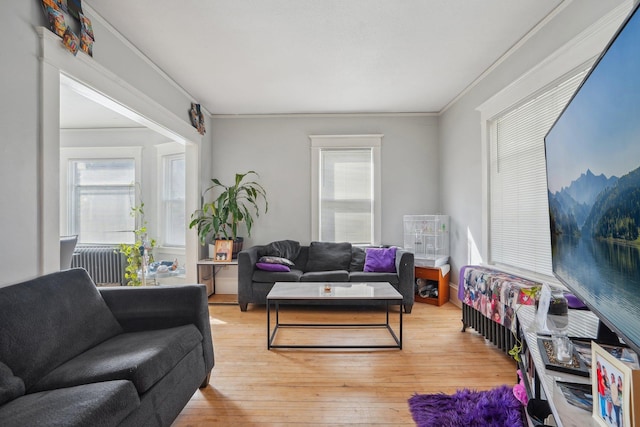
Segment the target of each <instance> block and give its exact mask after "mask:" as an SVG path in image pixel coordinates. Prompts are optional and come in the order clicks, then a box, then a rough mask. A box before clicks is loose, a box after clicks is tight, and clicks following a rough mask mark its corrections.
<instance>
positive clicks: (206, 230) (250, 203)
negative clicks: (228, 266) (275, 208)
mask: <svg viewBox="0 0 640 427" xmlns="http://www.w3.org/2000/svg"><path fill="white" fill-rule="evenodd" d="M251 175H255V176H256V177H257V176H258V174H257V173H256V172H255V171H252V170H251V171H249V172H246V173H237V174H236V176H235V180H234V183H233V184H232V185H224V184H222V183H221V182H220V181H219V180H218V179H217V178H213V179H211V182H212V183H213V184H212V185H211V186H210V187H209V188H207V189H206V190H205V191H204V193H203V198H204V196H205V195H206V194H207V193H208V192H210V191H212V192H216V193H217V192H219V194H218V195H217V196H216V197H215V198H214V199H213V200H212V201H211V202H206V203H205V202H203V203H202V207H201V208H200V209H198V210H197V211H195V212H194V213H193V214H191V222H190V223H189V228H194V227H196V228H197V230H198V236H199V238H200V243H202V244H203V245H205V244H206V243H207V240H208V239H210V238H213V240H220V239H222V238H223V237H224V240H233V255H232V256H233V257H235V256H236V254H237V253H238V252H239V251H240V250H242V241H243V238H242V237H238V225H239V224H241V223H244V224H245V227H246V229H247V236H249V237H250V236H251V227H252V226H253V223H254V215H255V217H256V218H257V217H259V216H260V204H259V202H260V199H262V202H264V213H267V211H268V209H269V204H268V202H267V194H266V191H265V190H264V188H263V187H262V185H260V184H259V183H258V182H256V181H247V180H245V178H246V177H248V176H251Z"/></svg>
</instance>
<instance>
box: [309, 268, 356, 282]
mask: <svg viewBox="0 0 640 427" xmlns="http://www.w3.org/2000/svg"><path fill="white" fill-rule="evenodd" d="M300 281H301V282H348V281H349V272H348V271H347V270H332V271H308V272H306V273H304V274H303V275H302V277H300Z"/></svg>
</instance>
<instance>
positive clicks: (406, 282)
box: [238, 240, 415, 313]
mask: <svg viewBox="0 0 640 427" xmlns="http://www.w3.org/2000/svg"><path fill="white" fill-rule="evenodd" d="M365 249H366V248H360V247H357V246H353V245H351V244H350V243H329V242H311V244H310V245H309V246H301V245H300V244H299V243H298V242H295V241H291V240H281V241H277V242H272V243H270V244H268V245H262V246H253V247H251V248H249V249H245V250H243V251H240V252H239V253H238V303H239V304H240V310H242V311H246V310H247V307H248V304H249V303H252V304H266V302H267V294H268V293H269V291H270V290H271V288H272V287H273V284H274V283H275V282H359V283H363V282H389V283H391V284H392V285H393V286H394V287H395V288H396V289H397V290H398V292H400V294H402V297H403V299H402V305H403V307H404V310H405V312H406V313H411V310H412V308H413V303H414V297H415V290H414V259H413V253H411V252H407V251H404V250H402V249H399V248H397V249H396V254H395V272H367V271H363V269H364V264H365ZM263 256H275V257H282V258H286V259H289V260H290V261H291V262H292V263H293V265H292V266H291V267H290V271H264V270H261V269H259V268H257V267H256V264H257V263H258V261H259V260H260V259H261V258H262V257H263Z"/></svg>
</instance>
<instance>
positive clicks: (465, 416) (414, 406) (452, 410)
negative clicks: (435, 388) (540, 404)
mask: <svg viewBox="0 0 640 427" xmlns="http://www.w3.org/2000/svg"><path fill="white" fill-rule="evenodd" d="M409 409H410V410H411V415H412V416H413V420H414V421H415V422H416V425H418V426H419V427H463V426H464V427H468V426H474V427H481V426H482V427H484V426H487V427H507V426H508V427H523V426H524V424H523V419H522V414H523V409H522V404H521V403H520V402H519V401H518V399H516V397H515V396H514V395H513V388H512V387H511V386H508V385H503V386H501V387H497V388H494V389H491V390H487V391H474V390H468V389H464V390H458V391H457V392H456V393H455V394H453V395H447V394H443V393H438V394H416V395H414V396H413V397H411V398H410V399H409Z"/></svg>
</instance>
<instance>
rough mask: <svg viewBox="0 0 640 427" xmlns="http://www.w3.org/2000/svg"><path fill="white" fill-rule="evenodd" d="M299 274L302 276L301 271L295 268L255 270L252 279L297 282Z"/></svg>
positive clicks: (270, 281) (263, 281) (262, 281)
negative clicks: (287, 269) (289, 269)
mask: <svg viewBox="0 0 640 427" xmlns="http://www.w3.org/2000/svg"><path fill="white" fill-rule="evenodd" d="M300 276H302V271H300V270H296V269H291V271H264V270H255V271H254V272H253V277H252V280H253V281H254V282H261V283H275V282H298V281H299V280H300Z"/></svg>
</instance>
